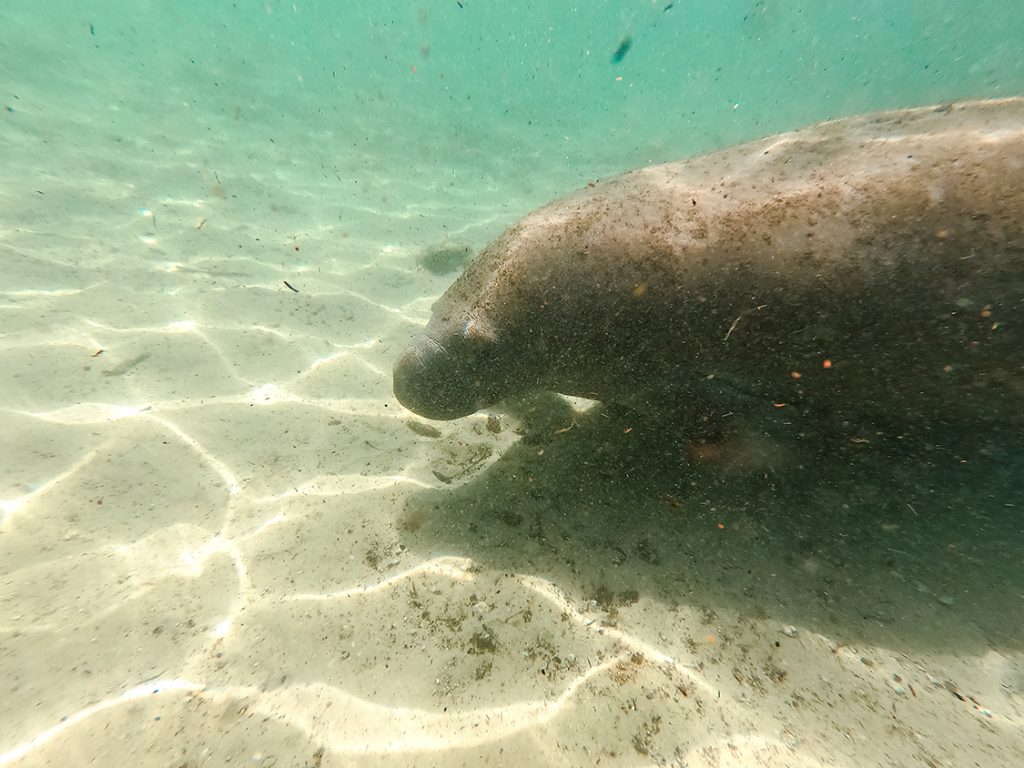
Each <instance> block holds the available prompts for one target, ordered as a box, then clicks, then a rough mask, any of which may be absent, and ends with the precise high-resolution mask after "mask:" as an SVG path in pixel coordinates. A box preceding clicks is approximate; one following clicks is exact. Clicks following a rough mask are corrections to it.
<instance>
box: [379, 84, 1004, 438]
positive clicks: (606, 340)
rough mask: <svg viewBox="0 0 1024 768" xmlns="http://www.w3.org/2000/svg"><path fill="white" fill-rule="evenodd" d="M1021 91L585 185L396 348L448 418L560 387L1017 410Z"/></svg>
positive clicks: (817, 129) (397, 380)
mask: <svg viewBox="0 0 1024 768" xmlns="http://www.w3.org/2000/svg"><path fill="white" fill-rule="evenodd" d="M1022 327H1024V99H1003V100H998V101H983V102H967V103H958V104H954V105H945V106H941V107H927V108H922V109H911V110H903V111H895V112H885V113H880V114H875V115H867V116H861V117H853V118H847V119H842V120H836V121H833V122H828V123H823V124H820V125H816V126H813V127H810V128H806V129H803V130H800V131H796V132H793V133H787V134H782V135H779V136H773V137H771V138H767V139H763V140H760V141H755V142H751V143H748V144H743V145H740V146H737V147H734V148H730V149H727V150H724V151H721V152H715V153H712V154H708V155H704V156H700V157H696V158H692V159H690V160H685V161H682V162H678V163H669V164H666V165H660V166H653V167H649V168H643V169H640V170H636V171H633V172H631V173H627V174H625V175H622V176H619V177H617V178H614V179H610V180H607V181H602V182H599V183H595V184H590V185H588V186H587V188H585V189H583V190H581V191H580V192H578V193H576V194H575V195H573V196H571V197H568V198H566V199H563V200H559V201H556V202H553V203H550V204H549V205H547V206H545V207H543V208H541V209H539V210H537V211H536V212H534V213H532V214H530V215H529V216H527V217H526V218H525V219H523V220H522V221H521V222H520V223H518V224H516V225H515V226H513V227H511V228H510V229H509V230H507V231H506V232H505V233H504V234H503V235H502V236H501V237H500V238H498V239H497V240H496V241H495V242H493V243H491V244H490V245H489V246H488V247H487V248H486V249H485V250H484V251H483V252H482V253H481V254H480V255H479V256H478V257H477V258H476V260H475V261H474V262H473V263H472V264H471V265H470V266H469V268H468V269H467V271H466V272H465V273H464V274H463V275H462V276H461V277H459V278H458V279H457V280H456V281H455V283H454V284H453V285H452V286H451V287H450V288H449V289H448V290H447V291H446V292H445V294H444V295H443V296H442V297H441V299H440V300H439V301H438V302H437V304H436V306H435V308H434V312H433V316H432V318H431V319H430V322H429V323H428V325H427V327H426V329H425V330H424V332H423V334H422V335H420V336H419V337H417V338H416V339H415V340H414V341H413V342H412V344H411V346H410V347H409V348H408V349H407V350H406V351H405V352H404V354H402V356H401V357H400V358H399V359H398V361H397V363H396V365H395V369H394V390H395V394H396V396H397V397H398V399H399V401H400V402H401V403H402V404H403V405H405V406H406V407H407V408H409V409H410V410H412V411H414V412H416V413H418V414H420V415H421V416H424V417H427V418H432V419H454V418H458V417H461V416H466V415H468V414H471V413H473V412H475V411H477V410H479V409H482V408H486V407H488V406H490V405H493V404H494V403H496V402H498V401H499V400H501V399H503V398H505V397H507V396H509V395H514V394H519V393H524V392H528V391H530V390H535V389H549V390H554V391H556V392H561V393H563V394H569V395H577V396H582V397H588V398H593V399H597V400H603V401H608V402H616V403H622V404H624V405H627V406H629V407H633V408H638V409H642V410H645V411H647V412H655V413H659V412H664V413H672V414H676V415H683V416H685V417H700V416H701V415H702V414H707V413H716V412H717V413H720V414H721V413H729V412H733V411H739V410H743V411H746V412H753V413H758V412H760V411H765V410H770V409H772V408H779V407H781V404H783V403H784V404H786V405H785V407H787V408H789V409H790V412H791V413H792V412H797V413H811V412H816V413H825V414H829V415H831V416H835V417H838V418H841V419H847V418H856V417H857V416H858V415H863V414H877V413H885V412H888V413H893V414H897V415H899V416H900V417H910V418H915V417H921V418H927V419H942V420H944V419H946V418H947V417H950V418H952V417H956V418H966V419H972V420H988V421H1006V420H1010V421H1013V422H1014V423H1016V424H1020V423H1021V420H1022V418H1024V417H1022V415H1021V414H1022V411H1024V332H1022Z"/></svg>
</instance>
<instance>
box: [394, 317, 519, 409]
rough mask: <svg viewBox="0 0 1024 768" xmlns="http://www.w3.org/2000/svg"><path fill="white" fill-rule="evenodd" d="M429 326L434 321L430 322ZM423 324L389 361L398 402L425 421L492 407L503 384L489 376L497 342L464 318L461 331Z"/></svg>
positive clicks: (501, 393)
mask: <svg viewBox="0 0 1024 768" xmlns="http://www.w3.org/2000/svg"><path fill="white" fill-rule="evenodd" d="M431 325H435V324H434V323H431ZM440 331H441V329H438V328H431V327H429V326H428V328H427V331H426V332H424V333H422V334H420V335H419V336H417V337H416V338H415V339H413V341H412V343H411V344H410V345H409V346H408V347H407V348H406V349H405V351H404V352H403V353H402V355H401V356H400V357H399V358H398V361H397V362H396V363H395V369H394V390H395V397H397V398H398V402H400V403H401V404H402V405H404V406H405V407H406V408H408V409H409V410H410V411H412V412H413V413H417V414H419V415H420V416H423V417H424V418H428V419H444V420H446V419H457V418H459V417H461V416H468V415H469V414H471V413H475V412H477V411H479V410H480V409H481V408H486V407H488V406H490V405H494V403H496V402H497V401H498V400H500V399H501V398H502V397H504V395H505V394H506V392H505V390H506V389H507V383H504V382H502V381H501V378H502V377H500V376H495V371H496V369H497V367H498V365H499V361H498V359H497V358H498V357H499V354H498V349H497V344H496V343H495V340H494V339H493V338H490V337H489V335H488V334H487V333H481V332H475V331H474V330H473V327H472V321H467V323H466V330H465V331H463V332H461V333H452V332H440Z"/></svg>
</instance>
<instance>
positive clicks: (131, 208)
mask: <svg viewBox="0 0 1024 768" xmlns="http://www.w3.org/2000/svg"><path fill="white" fill-rule="evenodd" d="M43 77H45V74H44V75H43ZM67 88H68V90H67V93H66V94H65V96H66V98H67V99H68V100H72V99H73V97H74V93H73V91H74V86H73V84H69V85H68V86H67ZM157 95H159V97H160V98H161V99H162V101H153V102H151V103H149V105H148V108H146V109H143V108H142V107H140V104H141V103H142V102H144V101H145V100H146V99H151V98H156V96H157ZM188 99H189V94H188V93H186V92H182V93H164V92H161V93H160V94H154V93H149V94H147V93H140V92H138V91H132V92H131V93H129V94H121V95H119V96H117V97H116V98H115V97H112V98H111V99H110V100H109V101H107V102H106V103H105V104H104V106H103V108H102V109H99V110H96V111H92V112H90V110H89V109H87V108H85V107H84V106H83V107H82V108H80V109H74V108H71V107H69V105H68V103H67V102H62V101H61V99H60V98H58V96H57V95H51V97H50V100H49V101H47V100H45V99H42V98H41V97H35V96H33V94H32V93H30V92H26V93H25V95H24V96H23V97H22V98H21V99H20V100H19V102H18V103H17V110H16V111H15V112H14V113H13V114H9V115H6V116H5V118H4V120H5V124H4V134H3V137H2V140H0V141H2V143H0V156H2V157H3V158H4V160H3V163H2V164H0V259H2V263H3V266H4V275H3V285H2V286H0V457H2V458H0V685H2V688H0V766H18V768H25V767H27V766H43V765H68V766H72V765H109V766H119V765H133V766H205V765H258V766H272V765H277V766H350V765H359V766H364V765H365V766H377V765H379V766H461V765H466V766H475V765H483V764H490V765H552V766H563V765H564V766H583V765H587V766H589V765H598V764H600V765H623V766H635V765H677V766H684V765H685V766H691V767H692V768H696V767H697V766H755V765H757V766H798V767H804V766H807V767H810V766H847V767H849V768H854V767H857V768H859V767H861V766H875V765H878V766H883V765H884V766H910V765H923V766H962V765H983V766H1014V765H1022V764H1024V562H1022V560H1021V552H1022V549H1021V546H1020V545H1021V541H1022V533H1021V523H1020V507H1021V505H1022V503H1024V494H1022V487H1021V481H1020V480H1019V478H1020V477H1024V459H1022V458H1021V450H1020V445H1019V444H1012V443H1011V444H1009V445H1008V446H1007V447H1006V448H1005V452H1004V453H1001V454H1000V453H998V452H997V454H996V455H990V456H979V455H975V454H973V453H972V454H970V455H969V456H967V463H966V464H963V463H961V461H960V458H959V457H956V456H950V455H948V454H945V453H942V454H941V455H927V456H921V455H913V454H911V455H909V456H907V457H903V458H897V459H895V460H894V459H892V458H891V457H887V456H875V455H873V454H870V453H868V454H866V455H865V456H864V457H861V458H857V459H855V460H853V461H850V460H848V459H847V458H839V459H834V460H829V459H822V460H821V461H820V462H818V461H816V460H813V459H812V460H806V458H803V459H802V458H800V457H795V458H791V459H790V461H788V462H780V466H779V467H776V468H774V470H773V471H772V472H768V473H767V475H765V474H762V473H755V474H754V476H753V477H747V476H739V475H734V474H730V473H728V472H726V471H725V470H724V469H723V468H722V467H717V466H712V467H708V468H699V469H693V468H692V467H689V466H688V465H686V464H685V463H684V462H679V463H678V465H677V469H676V470H675V474H673V472H672V471H669V470H666V468H665V467H664V466H658V467H655V468H653V469H651V468H650V467H648V466H647V465H646V462H644V461H639V462H637V461H636V460H635V457H633V455H632V454H631V453H630V449H629V448H628V439H627V438H626V437H624V435H625V434H626V433H625V432H624V430H623V429H620V428H618V427H617V426H616V427H614V428H605V427H604V426H603V425H602V417H600V416H595V415H593V414H591V415H589V416H588V415H579V416H578V417H577V421H578V425H579V426H578V427H575V428H572V429H568V430H567V429H566V428H567V427H569V426H570V425H571V424H572V419H573V416H572V414H570V413H569V412H568V411H565V412H562V413H558V412H557V410H556V412H554V413H553V414H549V417H550V419H551V422H550V424H548V425H547V426H543V427H539V428H534V429H535V436H534V438H533V439H532V440H531V441H522V440H520V437H519V435H518V434H516V432H515V431H514V428H515V427H516V425H517V424H518V421H517V419H516V418H515V417H513V416H510V415H508V414H506V415H503V416H502V427H503V428H502V430H501V432H500V433H498V434H495V433H493V432H491V431H489V430H488V429H487V428H486V418H485V416H484V415H478V416H475V417H472V418H468V419H464V420H460V421H458V422H454V423H451V424H438V425H435V426H436V427H437V428H438V429H439V431H440V436H438V437H430V436H426V435H423V434H420V433H418V432H414V431H413V430H412V429H410V428H409V426H408V422H409V421H411V420H414V419H413V417H412V416H411V415H410V414H409V413H407V412H405V411H403V409H402V408H401V407H400V406H399V405H398V404H397V403H396V402H395V400H394V399H393V397H392V396H391V391H390V367H391V363H392V361H393V359H394V358H395V356H396V354H397V352H398V351H399V349H400V347H401V345H402V344H404V343H405V341H406V340H407V339H408V338H409V337H410V335H411V334H412V332H413V330H414V328H415V327H416V326H417V325H418V324H420V323H422V322H424V321H425V319H426V317H427V315H428V313H429V307H430V304H431V302H432V300H433V299H434V298H435V297H436V296H437V295H438V294H439V293H440V292H441V291H442V290H443V289H444V287H445V286H446V285H447V283H448V282H449V280H450V277H434V276H431V275H430V274H428V273H427V272H425V271H424V270H422V269H420V268H418V267H417V266H416V261H415V256H416V252H417V250H418V249H419V248H420V247H423V246H424V245H427V244H430V243H436V242H440V241H441V240H442V239H443V238H444V236H445V235H447V236H448V237H450V238H452V239H454V240H458V241H465V242H469V243H471V244H473V245H475V246H479V245H480V244H482V243H483V242H484V241H486V239H487V238H488V237H490V236H493V235H494V234H496V233H497V232H498V231H499V230H500V229H501V228H502V227H503V226H504V225H506V224H508V223H511V222H512V221H513V220H514V219H515V217H516V214H517V212H519V211H521V210H523V209H524V208H525V207H527V205H528V203H527V199H530V200H535V199H543V198H544V197H545V196H546V187H544V188H539V187H537V186H533V187H531V188H530V189H529V190H528V191H527V190H524V189H522V188H519V189H512V190H511V191H510V190H509V187H508V185H514V184H516V183H517V182H515V181H509V182H507V184H506V182H503V181H502V180H501V174H502V173H503V174H504V175H505V176H506V177H507V178H509V179H515V178H517V173H516V171H517V169H515V168H508V167H506V168H504V169H499V170H500V173H499V170H495V169H494V168H493V167H492V168H490V169H489V170H485V171H484V172H483V176H482V177H481V178H476V179H475V180H476V181H477V182H478V185H477V186H476V187H473V188H466V187H465V186H460V185H453V184H449V183H448V181H449V180H446V179H443V178H433V177H431V176H430V175H429V174H428V173H425V172H422V171H419V172H410V174H409V176H408V177H406V180H405V181H401V182H400V181H397V180H395V177H389V176H387V175H386V174H383V173H381V174H376V173H374V172H373V171H372V164H373V163H374V162H378V159H376V156H375V155H374V154H373V153H372V152H369V151H366V152H365V154H360V151H359V150H357V149H353V150H352V151H351V152H349V153H348V154H347V155H344V156H340V155H329V157H328V162H329V163H331V162H333V163H334V165H333V166H331V167H328V169H327V170H326V171H323V172H321V171H320V170H319V167H320V166H321V163H323V161H324V156H322V155H320V154H318V152H316V151H306V150H307V149H308V148H309V147H316V146H317V145H318V143H322V142H324V141H327V138H326V134H324V135H318V134H317V131H318V130H319V131H323V130H326V129H325V128H324V126H323V125H317V124H316V123H310V125H313V126H314V127H312V128H310V132H309V134H308V135H306V136H298V137H296V136H291V137H290V139H289V141H288V142H287V143H285V142H281V143H270V142H269V141H267V137H268V136H269V135H271V134H272V133H273V131H272V129H270V128H268V129H266V130H264V129H263V128H262V127H261V125H262V124H261V123H259V121H258V120H253V118H252V113H251V111H250V112H248V113H247V114H246V116H245V117H243V118H242V120H241V122H242V123H245V128H244V130H243V129H240V128H239V124H240V123H239V115H238V113H237V111H236V110H235V109H234V108H233V105H232V104H230V103H227V104H225V106H224V109H223V112H222V114H221V116H220V117H219V118H218V120H219V121H220V122H218V121H217V120H214V119H210V122H209V123H205V122H204V123H202V125H201V126H199V127H197V126H196V125H193V121H194V120H195V119H197V118H194V117H193V113H192V112H191V108H190V107H188V106H187V105H188ZM89 103H90V104H92V105H94V104H95V102H89ZM261 103H262V102H261V100H260V98H258V97H254V98H253V101H252V104H251V105H250V104H246V105H244V106H243V112H244V110H257V109H259V107H258V106H257V105H259V104H261ZM183 105H184V106H183ZM307 106H308V105H307ZM147 109H148V111H147ZM157 113H160V114H165V115H166V121H165V122H161V121H155V120H153V119H152V117H153V115H154V114H157ZM204 114H205V115H206V117H205V118H204V119H208V118H209V115H210V114H212V113H204ZM310 114H313V111H312V110H311V111H310ZM139 115H143V117H144V119H143V120H142V121H141V122H138V121H139ZM353 119H357V118H353ZM133 121H136V122H133ZM250 121H251V123H250ZM143 125H145V126H146V131H145V132H141V131H142V126H143ZM189 129H194V130H193V132H192V133H188V132H187V131H188V130H189ZM510 130H512V129H510ZM211 136H214V137H219V138H211ZM226 137H231V138H230V140H229V139H228V138H226ZM505 138H507V137H502V136H496V137H494V138H493V141H494V146H495V147H498V146H500V144H501V142H502V141H504V140H505ZM297 147H298V148H302V149H301V150H296V148H297ZM325 154H328V153H325ZM485 155H486V153H485ZM465 162H466V168H473V167H476V165H475V164H478V163H479V162H481V157H480V156H479V155H477V156H474V157H470V158H467V159H466V160H465ZM484 166H485V167H486V164H484ZM462 173H463V178H465V174H466V173H469V171H467V170H463V171H462ZM490 173H493V176H491V177H488V174H490ZM565 173H566V169H565V168H563V169H560V170H558V172H557V173H555V174H553V176H552V178H550V179H547V180H545V181H543V182H542V183H543V184H545V185H549V186H551V187H558V186H559V184H560V176H559V174H561V175H563V176H564V175H565ZM311 179H314V180H318V181H310V180H311ZM579 181H583V179H579ZM356 182H362V183H363V187H361V188H359V189H358V190H356V189H355V188H354V186H353V185H354V184H355V183H356ZM510 194H511V195H513V199H512V201H511V202H510V201H509V199H508V196H509V195H510ZM286 280H287V281H288V282H289V283H290V284H291V285H293V286H294V287H295V288H296V289H298V292H294V291H292V290H290V289H289V288H287V287H286V286H285V284H284V281H286ZM801 461H803V462H804V463H803V465H802V466H801ZM444 480H450V481H451V482H444ZM720 524H721V526H723V527H720Z"/></svg>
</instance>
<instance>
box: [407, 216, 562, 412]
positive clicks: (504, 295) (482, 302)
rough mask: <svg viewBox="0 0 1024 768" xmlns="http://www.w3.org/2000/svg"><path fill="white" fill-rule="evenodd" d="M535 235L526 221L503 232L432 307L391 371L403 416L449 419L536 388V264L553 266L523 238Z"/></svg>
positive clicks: (543, 273) (542, 275) (540, 278)
mask: <svg viewBox="0 0 1024 768" xmlns="http://www.w3.org/2000/svg"><path fill="white" fill-rule="evenodd" d="M524 228H525V229H526V230H527V236H524ZM537 230H538V228H537V227H536V225H530V224H529V219H528V220H527V222H526V223H520V224H519V225H516V226H513V227H511V228H510V229H509V230H507V231H506V232H505V233H504V235H502V236H501V237H500V238H498V240H496V241H495V242H493V243H491V244H490V245H489V246H488V247H487V248H486V249H484V251H483V252H482V253H481V254H480V255H479V256H478V257H477V258H476V259H475V260H474V261H473V262H472V263H471V264H470V265H469V267H468V268H467V269H466V271H465V272H464V273H463V274H462V275H460V276H459V278H458V279H456V281H455V282H454V283H453V284H452V285H451V286H450V287H449V288H448V290H447V291H445V293H444V295H443V296H441V298H440V299H438V300H437V302H436V303H435V305H434V307H433V311H432V314H431V318H430V322H429V323H428V324H427V327H426V328H425V329H424V330H423V332H422V333H421V334H420V335H418V336H417V337H416V338H415V339H413V341H412V343H411V344H410V345H409V346H408V347H407V348H406V349H405V351H404V352H403V353H402V354H401V356H400V357H399V358H398V360H397V362H396V363H395V367H394V384H393V386H394V392H395V397H397V398H398V401H399V402H400V403H401V404H402V405H404V406H405V407H406V408H408V409H409V410H410V411H412V412H414V413H417V414H419V415H420V416H423V417H425V418H428V419H443V420H447V419H457V418H460V417H462V416H468V415H470V414H472V413H476V412H477V411H479V410H481V409H483V408H487V407H489V406H492V405H494V404H495V403H497V402H499V401H500V400H503V399H505V398H506V397H508V396H510V395H515V394H520V393H523V392H526V391H529V390H531V389H536V388H537V387H538V386H539V385H540V384H541V383H542V379H543V378H544V371H545V365H546V356H545V354H544V353H543V349H542V348H541V347H539V346H538V342H539V341H541V340H542V336H543V334H542V333H540V326H539V324H538V322H537V320H538V317H537V312H538V307H542V306H543V305H544V304H545V303H546V302H545V300H544V299H543V297H540V296H539V294H538V289H537V284H538V283H543V282H544V281H545V280H547V275H548V269H550V267H548V268H545V269H538V268H537V266H536V262H537V261H538V260H540V261H542V262H546V263H548V264H550V263H553V260H552V259H550V258H548V256H549V253H548V249H546V248H538V247H537V245H536V242H535V241H536V240H537V237H535V236H529V235H535V234H537ZM540 234H545V233H540Z"/></svg>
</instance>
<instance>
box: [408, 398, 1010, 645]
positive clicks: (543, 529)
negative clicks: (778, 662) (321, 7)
mask: <svg viewBox="0 0 1024 768" xmlns="http://www.w3.org/2000/svg"><path fill="white" fill-rule="evenodd" d="M525 430H526V431H525V434H524V436H523V438H522V440H520V442H519V443H517V444H516V445H514V446H513V447H512V448H511V449H509V450H507V451H506V452H505V454H504V455H502V456H501V457H500V458H499V459H498V460H497V461H496V462H495V463H493V464H492V465H491V466H489V467H488V468H487V469H486V470H484V471H483V472H481V473H480V474H478V475H476V476H475V477H473V478H472V479H471V480H469V481H468V482H466V483H465V484H464V485H461V486H459V487H455V486H449V487H445V488H442V489H436V490H435V489H432V490H429V491H422V492H419V493H416V494H414V495H412V496H411V497H410V498H409V501H408V505H407V507H406V509H405V511H404V513H403V516H402V519H401V527H402V531H401V536H402V538H403V540H404V541H405V543H406V545H407V546H409V547H411V548H412V549H414V550H419V551H423V552H429V553H437V552H445V553H458V554H460V555H466V556H469V557H472V558H474V559H475V560H477V561H479V562H480V563H481V564H483V565H485V566H487V567H489V568H493V569H500V570H508V571H515V572H519V573H524V572H525V573H531V574H534V575H537V576H540V577H542V578H545V579H548V580H551V581H552V582H554V583H556V584H558V585H559V586H560V587H562V588H563V589H564V590H565V591H566V593H567V594H568V595H570V597H571V598H573V599H576V600H580V601H584V600H588V599H589V600H594V601H596V603H597V605H598V606H599V607H600V608H602V609H603V610H605V611H607V612H609V613H610V614H612V615H613V616H614V614H615V613H616V611H617V609H618V607H620V606H622V605H628V604H629V603H631V602H633V601H635V600H636V599H637V598H639V597H647V598H650V599H653V600H655V601H658V602H660V603H662V604H664V605H665V606H666V608H671V607H673V606H679V605H689V606H694V607H697V608H698V609H699V610H701V611H702V612H704V613H705V614H707V613H708V612H711V614H710V615H714V612H716V611H721V610H730V611H733V612H735V613H736V614H737V615H738V616H742V617H751V618H766V619H775V620H777V621H779V622H782V623H785V624H794V625H797V626H799V627H803V628H806V629H808V630H812V631H818V632H822V633H824V634H826V635H828V636H830V637H833V638H834V639H835V640H837V641H839V642H846V643H858V642H867V643H872V644H879V645H886V646H890V647H894V648H904V649H910V648H914V649H918V650H924V649H932V650H938V651H947V652H960V651H971V650H982V649H984V648H985V647H996V648H1004V649H1008V648H1020V647H1021V646H1022V645H1024V610H1022V607H1021V602H1022V595H1024V567H1022V557H1024V519H1022V516H1021V514H1022V511H1024V510H1022V507H1024V440H1021V437H1020V436H1019V435H1016V436H1015V435H1012V434H986V435H978V434H965V433H963V432H954V431H950V430H947V431H944V432H941V433H929V435H928V437H927V439H920V438H915V437H913V436H908V437H905V438H903V439H898V440H897V439H888V440H887V439H885V438H874V439H871V440H869V441H866V442H864V441H860V440H858V441H850V440H848V439H846V438H843V439H842V440H834V439H832V440H829V439H819V438H810V437H805V438H804V439H800V440H787V441H785V444H783V442H780V441H775V442H767V441H766V440H760V441H755V442H747V443H745V444H740V445H738V447H737V446H736V445H733V446H728V445H726V446H718V445H711V446H695V445H689V446H687V445H686V444H685V443H684V442H683V441H681V440H679V439H678V438H677V436H676V435H674V434H672V433H671V431H670V430H668V429H667V428H666V427H665V425H658V424H639V423H636V422H635V421H634V420H631V419H630V417H629V416H628V415H626V414H621V413H615V412H612V411H610V410H608V409H604V408H596V409H594V410H592V411H590V412H587V413H585V414H577V413H575V412H573V411H572V410H571V409H570V408H569V406H568V405H567V404H566V403H565V402H564V401H562V400H560V399H557V398H553V397H552V398H551V400H549V401H546V402H545V404H544V407H542V408H537V407H536V406H535V407H534V408H533V409H532V418H531V419H530V422H529V423H528V426H527V427H526V428H525Z"/></svg>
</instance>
